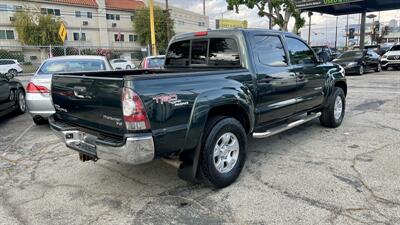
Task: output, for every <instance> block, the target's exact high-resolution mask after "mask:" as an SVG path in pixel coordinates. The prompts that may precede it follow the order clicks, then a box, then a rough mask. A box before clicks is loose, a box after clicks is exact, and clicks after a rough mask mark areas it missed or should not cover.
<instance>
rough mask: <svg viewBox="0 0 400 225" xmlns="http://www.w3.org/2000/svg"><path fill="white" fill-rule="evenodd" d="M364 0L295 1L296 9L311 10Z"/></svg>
mask: <svg viewBox="0 0 400 225" xmlns="http://www.w3.org/2000/svg"><path fill="white" fill-rule="evenodd" d="M360 1H364V0H295V4H296V7H297V8H298V9H312V8H317V7H322V6H328V5H339V4H346V3H352V2H360Z"/></svg>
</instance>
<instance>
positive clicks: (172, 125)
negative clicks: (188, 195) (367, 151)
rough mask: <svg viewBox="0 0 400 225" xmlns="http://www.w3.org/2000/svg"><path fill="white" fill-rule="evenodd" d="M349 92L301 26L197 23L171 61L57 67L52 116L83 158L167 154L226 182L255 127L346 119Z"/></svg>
mask: <svg viewBox="0 0 400 225" xmlns="http://www.w3.org/2000/svg"><path fill="white" fill-rule="evenodd" d="M346 93H347V84H346V79H345V76H344V70H343V68H342V67H340V66H338V65H334V64H331V63H326V62H322V61H321V60H319V59H318V57H317V56H316V54H315V53H314V52H313V50H312V49H311V48H310V47H309V46H308V45H307V44H306V43H305V42H304V41H303V40H302V39H300V38H299V37H298V36H295V35H293V34H291V33H285V32H279V31H271V30H261V29H234V30H215V31H207V32H197V33H187V34H181V35H177V36H175V37H174V38H173V39H172V40H171V42H170V45H169V47H168V50H167V54H166V59H165V65H164V69H162V70H126V71H121V70H120V71H107V72H82V73H67V74H58V75H55V76H54V77H53V80H52V99H53V104H54V107H55V109H56V113H55V114H54V115H53V116H52V117H51V118H50V126H51V128H52V129H53V130H54V131H55V133H56V134H57V135H58V136H59V137H60V138H61V139H62V140H63V141H64V142H65V143H66V145H67V146H68V147H69V148H71V149H74V150H76V151H77V152H79V155H80V159H81V160H82V161H87V160H93V161H96V160H98V159H105V160H110V161H116V162H121V163H128V164H134V165H136V164H142V163H147V162H150V161H152V160H155V159H165V160H167V161H168V162H179V164H177V165H178V175H179V177H181V178H182V179H185V180H190V181H200V180H202V181H208V182H209V183H211V184H212V185H214V186H215V187H217V188H222V187H225V186H227V185H230V184H231V183H233V182H234V181H235V180H236V179H237V177H238V176H239V174H240V172H241V170H242V168H243V166H244V163H245V160H246V148H247V147H246V145H247V138H248V137H249V136H252V137H253V138H266V137H269V136H271V135H274V134H277V133H279V132H282V131H285V130H288V129H290V128H293V127H296V126H298V125H300V124H303V123H305V122H307V121H310V120H313V119H316V118H319V120H320V121H321V124H322V125H323V126H326V127H330V128H335V127H338V126H340V124H341V123H342V121H343V118H344V114H345V98H346ZM310 138H311V137H310Z"/></svg>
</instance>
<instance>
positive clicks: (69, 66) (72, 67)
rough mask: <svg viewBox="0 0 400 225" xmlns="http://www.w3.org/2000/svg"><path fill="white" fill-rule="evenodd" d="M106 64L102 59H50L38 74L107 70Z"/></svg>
mask: <svg viewBox="0 0 400 225" xmlns="http://www.w3.org/2000/svg"><path fill="white" fill-rule="evenodd" d="M105 69H106V66H105V64H104V62H103V61H102V60H94V59H79V60H78V59H74V60H69V59H60V60H49V61H47V62H45V63H44V64H43V66H42V67H41V68H40V70H39V72H38V74H53V73H64V72H80V71H97V70H105Z"/></svg>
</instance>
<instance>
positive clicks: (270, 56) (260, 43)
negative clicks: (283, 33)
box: [253, 35, 287, 66]
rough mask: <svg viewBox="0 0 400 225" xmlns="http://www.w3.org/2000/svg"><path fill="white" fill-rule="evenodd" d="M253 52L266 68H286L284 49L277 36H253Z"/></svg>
mask: <svg viewBox="0 0 400 225" xmlns="http://www.w3.org/2000/svg"><path fill="white" fill-rule="evenodd" d="M253 52H254V53H255V55H256V56H257V59H258V61H259V63H261V64H263V65H266V66H287V60H286V54H285V49H284V48H283V44H282V41H281V39H280V37H279V36H272V35H262V36H254V39H253Z"/></svg>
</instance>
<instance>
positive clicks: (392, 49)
mask: <svg viewBox="0 0 400 225" xmlns="http://www.w3.org/2000/svg"><path fill="white" fill-rule="evenodd" d="M390 51H400V45H395V46H393V47H392V48H391V49H390Z"/></svg>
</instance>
